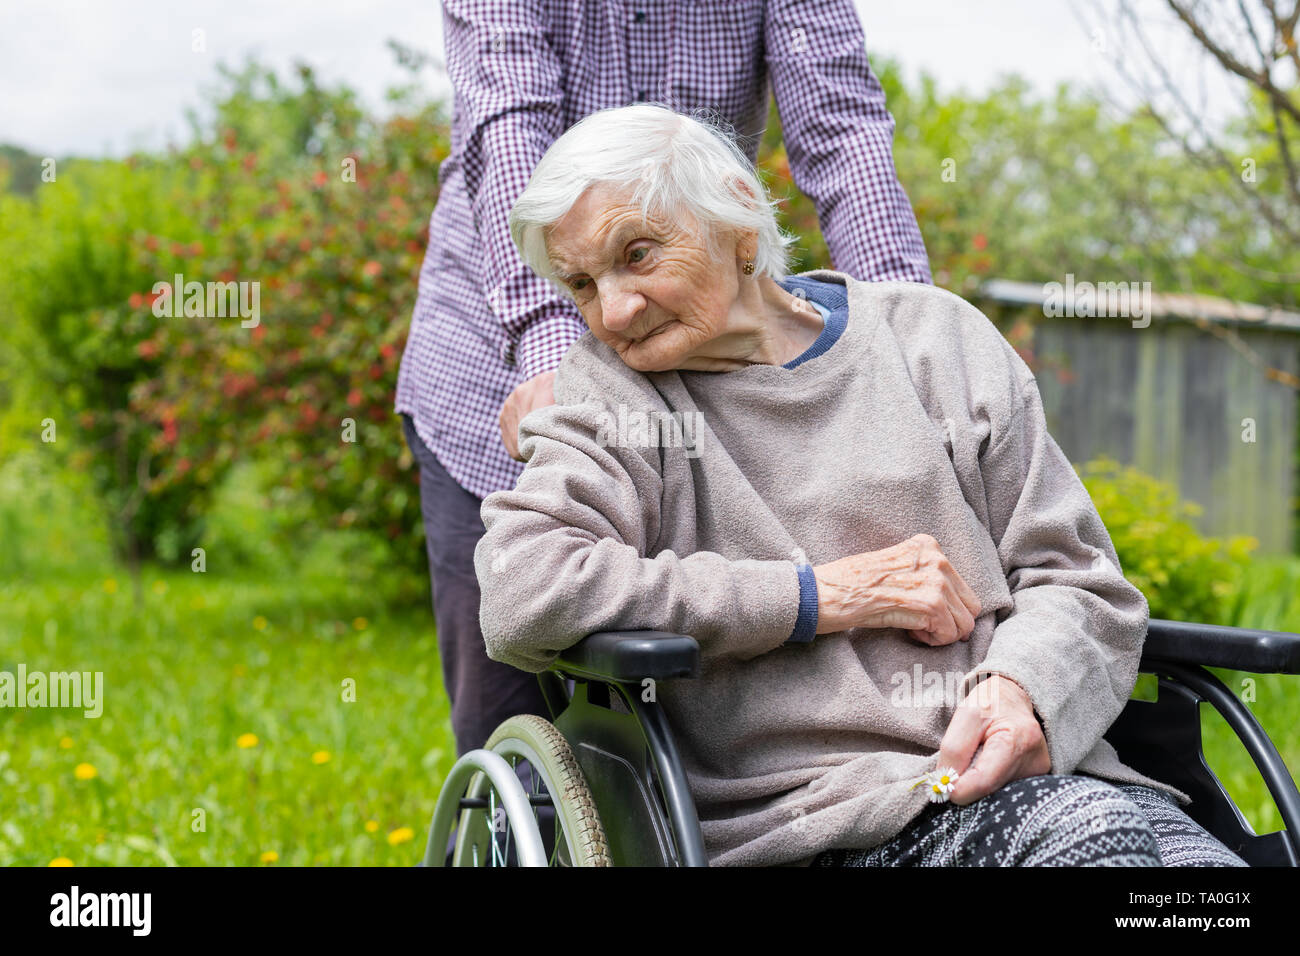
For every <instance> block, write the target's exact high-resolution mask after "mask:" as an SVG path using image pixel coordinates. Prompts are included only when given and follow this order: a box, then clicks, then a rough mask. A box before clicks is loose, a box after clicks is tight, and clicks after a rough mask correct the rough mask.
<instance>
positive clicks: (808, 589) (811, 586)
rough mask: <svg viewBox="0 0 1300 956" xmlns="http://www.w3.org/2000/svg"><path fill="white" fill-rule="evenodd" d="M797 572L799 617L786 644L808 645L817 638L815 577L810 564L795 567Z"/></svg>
mask: <svg viewBox="0 0 1300 956" xmlns="http://www.w3.org/2000/svg"><path fill="white" fill-rule="evenodd" d="M797 568H798V571H799V616H798V618H796V619H795V622H794V633H792V634H791V635H790V637H789V639H788V640H787V641H786V643H787V644H810V643H812V639H813V638H814V637H816V636H817V575H815V574H813V569H812V565H811V564H800V565H797Z"/></svg>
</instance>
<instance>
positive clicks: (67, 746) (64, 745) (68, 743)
mask: <svg viewBox="0 0 1300 956" xmlns="http://www.w3.org/2000/svg"><path fill="white" fill-rule="evenodd" d="M59 749H61V750H71V749H72V738H71V737H60V738H59Z"/></svg>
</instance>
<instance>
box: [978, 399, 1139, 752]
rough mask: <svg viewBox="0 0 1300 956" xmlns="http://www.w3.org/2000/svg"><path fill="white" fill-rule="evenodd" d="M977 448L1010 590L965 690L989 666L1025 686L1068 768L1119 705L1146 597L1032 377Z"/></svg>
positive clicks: (1131, 671) (1132, 677)
mask: <svg viewBox="0 0 1300 956" xmlns="http://www.w3.org/2000/svg"><path fill="white" fill-rule="evenodd" d="M1019 398H1020V402H1019V404H1018V406H1017V407H1016V410H1015V412H1014V414H1013V415H1012V416H1011V418H1010V420H1009V422H1008V425H1007V428H1006V430H1005V431H1004V432H1003V433H1002V434H1001V436H998V437H997V438H996V440H995V441H994V442H992V443H991V445H990V446H989V447H988V449H987V450H986V451H985V452H984V454H983V455H982V456H981V461H980V467H981V470H982V472H983V479H984V488H985V494H986V497H987V501H988V514H989V518H990V529H989V530H990V533H991V535H992V538H993V541H994V543H995V544H996V545H997V551H998V556H999V557H1000V558H1001V562H1002V568H1003V571H1004V572H1005V574H1006V576H1007V585H1008V587H1009V589H1010V591H1011V595H1012V598H1013V600H1014V602H1015V606H1014V609H1013V610H1012V612H1011V613H1010V614H1009V615H1008V616H1006V617H1005V618H1003V620H1002V621H1001V623H1000V624H999V625H998V626H997V628H996V629H995V630H994V632H993V640H992V644H991V645H990V647H989V652H988V654H987V656H986V657H985V659H984V661H983V662H982V663H981V664H980V665H979V666H978V667H977V668H975V670H973V671H972V672H971V673H970V674H968V675H967V676H966V678H965V681H964V682H963V685H962V691H961V692H962V695H963V696H964V695H965V694H966V693H969V692H970V691H971V689H973V687H974V685H975V684H977V683H978V682H979V681H980V680H982V679H984V678H985V677H987V676H988V675H990V674H1001V675H1002V676H1004V677H1008V678H1010V679H1012V680H1014V681H1016V682H1017V683H1018V684H1020V686H1021V687H1023V688H1024V689H1025V691H1026V692H1027V693H1028V695H1029V697H1030V699H1031V700H1032V701H1033V704H1034V710H1035V712H1036V714H1037V716H1038V718H1039V721H1040V723H1041V724H1042V725H1043V728H1044V736H1045V737H1046V739H1047V747H1048V751H1049V753H1050V755H1051V761H1052V766H1051V772H1052V773H1070V772H1072V771H1073V770H1074V768H1075V767H1076V766H1077V765H1078V763H1079V761H1080V760H1082V759H1083V758H1084V757H1085V756H1086V755H1087V754H1088V752H1089V751H1090V750H1092V748H1093V747H1094V746H1095V745H1096V744H1097V742H1098V741H1099V740H1100V739H1101V737H1102V735H1103V734H1104V733H1105V732H1106V730H1107V729H1108V728H1109V727H1110V725H1111V724H1112V723H1113V722H1114V721H1115V719H1116V718H1117V717H1118V716H1119V714H1120V711H1122V710H1123V709H1124V706H1125V704H1126V703H1127V702H1128V699H1129V696H1130V695H1131V694H1132V692H1133V686H1134V684H1135V683H1136V681H1137V673H1138V662H1139V660H1140V658H1141V654H1142V644H1143V642H1144V640H1145V639H1146V629H1147V620H1148V616H1149V608H1148V606H1147V601H1146V598H1145V597H1144V596H1143V594H1142V592H1141V591H1139V590H1138V589H1137V588H1136V587H1134V586H1133V585H1132V584H1130V583H1129V582H1128V580H1127V579H1125V577H1124V575H1123V574H1122V572H1121V570H1120V566H1119V558H1118V556H1117V555H1116V553H1115V548H1114V546H1113V544H1112V543H1111V540H1110V535H1109V534H1108V533H1107V531H1106V527H1105V525H1104V524H1103V523H1102V520H1101V517H1100V516H1099V515H1098V514H1097V510H1096V508H1095V507H1094V506H1093V503H1092V499H1091V498H1090V497H1089V495H1088V492H1087V489H1085V488H1084V486H1083V483H1082V482H1081V481H1080V480H1079V477H1078V475H1077V474H1075V471H1074V469H1073V468H1072V467H1071V465H1070V462H1069V460H1068V459H1067V458H1066V457H1065V454H1064V453H1063V452H1062V451H1061V449H1060V447H1059V446H1058V445H1057V444H1056V441H1055V439H1053V438H1052V436H1051V435H1050V434H1049V433H1048V431H1047V426H1046V421H1045V418H1044V414H1043V406H1042V400H1041V397H1040V395H1039V392H1038V385H1037V382H1036V381H1035V380H1034V379H1033V378H1030V379H1029V380H1028V381H1027V382H1026V383H1025V384H1024V386H1023V387H1022V388H1021V390H1020V395H1019Z"/></svg>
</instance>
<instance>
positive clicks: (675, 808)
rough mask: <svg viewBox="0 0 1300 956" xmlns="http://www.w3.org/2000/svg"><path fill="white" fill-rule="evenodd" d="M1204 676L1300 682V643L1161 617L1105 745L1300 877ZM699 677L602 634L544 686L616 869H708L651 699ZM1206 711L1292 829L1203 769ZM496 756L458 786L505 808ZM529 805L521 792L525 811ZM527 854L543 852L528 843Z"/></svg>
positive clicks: (1299, 794)
mask: <svg viewBox="0 0 1300 956" xmlns="http://www.w3.org/2000/svg"><path fill="white" fill-rule="evenodd" d="M1207 667H1222V668H1230V669H1232V670H1237V671H1243V672H1248V673H1252V674H1300V634H1291V633H1288V632H1285V631H1263V630H1254V629H1250V628H1235V627H1222V626H1218V625H1209V624H1190V623H1184V622H1179V621H1166V620H1160V619H1152V620H1151V621H1150V622H1149V625H1148V632H1147V638H1146V643H1145V645H1144V646H1143V651H1142V659H1141V664H1140V667H1139V670H1140V671H1141V672H1142V673H1147V674H1154V675H1156V676H1157V678H1158V682H1159V694H1158V699H1157V700H1156V701H1145V700H1137V699H1132V700H1130V701H1129V702H1128V704H1127V705H1126V707H1125V708H1124V710H1123V712H1121V714H1120V716H1119V718H1118V719H1116V721H1115V722H1114V724H1112V726H1111V727H1110V729H1109V730H1108V731H1107V732H1106V734H1105V738H1106V739H1107V740H1109V741H1110V743H1111V744H1112V745H1113V746H1114V747H1115V749H1116V752H1117V753H1118V754H1119V758H1120V760H1122V761H1123V762H1124V763H1126V764H1127V765H1128V766H1130V767H1133V768H1134V769H1135V770H1138V771H1139V772H1141V773H1144V774H1146V775H1148V776H1150V777H1152V778H1154V779H1156V780H1160V781H1162V782H1165V783H1168V784H1170V785H1172V786H1175V787H1177V788H1178V789H1180V790H1182V791H1184V792H1185V793H1187V794H1188V795H1189V796H1191V798H1192V804H1191V805H1190V806H1189V807H1187V808H1185V810H1186V813H1187V814H1188V816H1190V817H1191V818H1192V819H1193V820H1195V821H1196V822H1197V823H1199V824H1200V825H1201V826H1203V827H1204V828H1205V829H1206V830H1208V831H1209V832H1210V833H1211V834H1213V835H1214V836H1215V837H1216V838H1217V839H1219V840H1220V841H1222V842H1223V843H1224V844H1225V845H1226V846H1228V848H1229V849H1231V850H1232V851H1233V852H1235V853H1237V854H1238V855H1239V856H1241V857H1242V859H1244V860H1245V861H1246V862H1247V863H1249V864H1251V865H1252V866H1300V790H1297V787H1296V783H1295V780H1294V779H1293V778H1292V776H1291V774H1290V772H1289V771H1288V769H1287V767H1286V764H1285V763H1284V761H1283V760H1282V757H1281V755H1280V754H1279V753H1278V751H1277V748H1276V747H1275V746H1274V744H1273V742H1272V740H1271V739H1270V738H1269V736H1268V734H1267V733H1265V731H1264V729H1263V727H1261V726H1260V724H1259V721H1258V720H1256V719H1255V716H1254V714H1252V713H1251V712H1250V710H1249V709H1248V708H1247V707H1246V706H1245V704H1244V703H1243V702H1242V701H1241V700H1239V699H1238V698H1237V697H1236V696H1235V695H1234V694H1233V693H1232V692H1231V691H1229V690H1228V688H1227V687H1225V686H1224V684H1223V682H1222V681H1220V680H1219V679H1218V678H1217V677H1216V676H1215V675H1214V674H1213V673H1211V672H1210V671H1209V670H1207V669H1206V668H1207ZM698 668H699V645H698V644H697V643H696V641H695V639H694V638H692V637H688V636H684V635H680V634H668V633H664V632H660V631H601V632H598V633H595V634H591V635H589V636H588V637H586V638H584V639H583V640H581V641H579V642H578V643H577V644H575V645H573V646H572V647H570V648H569V649H568V650H566V651H564V652H562V653H561V654H560V656H559V657H558V658H557V659H556V660H555V662H554V663H553V664H552V665H551V667H550V669H549V670H546V671H543V672H541V673H539V674H538V675H537V676H538V680H539V682H540V684H541V689H542V694H543V697H544V698H545V700H546V704H547V708H548V709H549V710H550V712H551V721H552V722H553V723H554V725H555V726H556V728H557V729H559V731H560V732H561V733H562V734H563V736H564V738H565V739H566V740H567V741H568V743H569V746H570V747H571V748H572V750H573V752H574V755H575V756H576V758H577V761H578V764H579V767H580V768H581V771H582V775H583V776H584V777H585V779H586V782H587V785H588V787H589V788H590V790H591V794H592V797H593V798H594V800H595V804H596V807H597V813H598V815H599V816H600V819H601V822H602V824H603V826H604V828H605V835H606V839H607V841H608V843H609V851H610V857H611V860H612V861H613V863H614V865H616V866H708V856H707V854H706V853H705V850H704V839H703V835H702V833H701V830H700V823H699V817H698V816H697V814H696V809H695V802H694V800H693V798H692V797H691V793H690V790H689V788H688V786H687V780H686V773H685V770H684V769H683V766H682V761H681V757H680V754H679V753H678V750H677V746H676V743H675V740H674V737H673V733H672V728H671V725H670V721H669V719H668V716H667V714H666V713H665V712H664V710H663V708H662V706H660V704H659V703H658V702H657V701H655V700H645V699H643V697H642V693H641V690H642V686H643V685H642V682H643V681H644V680H646V679H647V678H649V679H651V680H653V681H655V682H658V681H662V680H672V679H676V678H688V677H694V676H695V675H696V673H697V672H698ZM569 680H571V681H572V683H573V690H572V691H570V689H569ZM1201 703H1209V704H1211V705H1212V706H1213V707H1214V708H1215V709H1216V710H1217V711H1218V712H1219V713H1220V714H1221V715H1222V716H1223V717H1224V719H1225V720H1226V722H1227V723H1228V725H1229V727H1231V728H1232V730H1233V731H1234V732H1235V733H1236V734H1237V736H1238V738H1239V739H1240V740H1241V741H1242V743H1243V745H1244V746H1245V748H1246V750H1247V752H1248V753H1249V754H1250V756H1251V759H1252V760H1253V761H1254V762H1255V766H1256V768H1257V769H1258V770H1259V772H1260V774H1261V776H1262V777H1263V779H1264V782H1265V785H1266V786H1267V787H1268V790H1269V793H1270V795H1271V796H1272V798H1273V800H1274V802H1275V803H1276V805H1277V808H1278V811H1279V813H1280V815H1281V817H1282V820H1283V824H1284V828H1283V829H1282V830H1278V831H1275V832H1273V833H1267V834H1256V833H1255V832H1254V831H1253V830H1252V828H1251V826H1250V824H1249V823H1248V822H1247V821H1246V819H1245V817H1243V816H1242V814H1241V811H1240V810H1239V809H1238V808H1237V806H1236V804H1235V803H1233V801H1232V798H1231V797H1230V796H1229V795H1228V793H1227V791H1226V790H1225V789H1224V787H1223V784H1222V783H1221V782H1220V781H1219V779H1218V778H1217V777H1216V776H1215V774H1214V772H1213V771H1212V770H1211V769H1210V767H1209V765H1208V764H1207V763H1206V761H1205V754H1204V751H1203V749H1202V740H1201V722H1200V704H1201ZM492 757H496V755H495V754H492V753H490V752H488V751H471V752H470V753H467V754H465V755H464V756H463V757H461V759H460V760H459V761H457V765H456V767H455V768H453V770H452V773H451V774H450V775H449V777H448V784H451V783H453V782H455V780H460V779H462V778H465V779H468V775H469V774H471V773H472V772H473V771H474V770H475V769H483V770H485V771H488V770H495V771H497V772H496V773H494V774H492V777H493V782H494V784H499V785H501V786H503V788H504V789H503V792H502V796H503V799H505V800H506V802H507V803H508V804H509V803H510V800H509V799H508V798H507V794H506V792H505V791H508V790H511V789H512V788H514V787H515V786H517V784H518V782H517V780H516V778H515V777H514V775H513V773H507V772H506V770H505V769H503V768H502V767H499V766H496V764H495V763H494V762H493V761H492V760H490V759H488V758H492ZM496 759H497V760H500V758H499V757H497V758H496ZM453 778H454V779H453ZM451 792H454V788H451ZM448 794H449V788H448V787H446V786H444V794H443V798H441V799H440V800H439V806H438V809H437V810H436V811H435V813H434V825H433V826H431V828H430V833H429V842H428V846H427V849H426V853H425V865H427V866H437V865H441V863H442V857H443V854H444V852H445V849H444V847H443V845H442V844H441V842H440V840H439V838H438V834H439V833H440V832H441V834H442V839H445V837H446V833H447V827H448V826H449V824H450V822H451V817H452V816H453V815H454V814H455V813H456V811H457V810H459V809H461V806H460V804H463V801H460V804H457V805H453V804H451V802H450V799H447V798H448ZM520 796H522V789H520V793H519V794H517V795H514V797H515V799H514V803H515V804H518V803H519V797H520ZM612 808H617V812H613V811H612ZM511 819H512V821H513V820H514V819H515V818H514V817H512V818H511ZM528 822H530V823H531V817H529V818H528ZM435 843H437V844H438V845H435ZM526 843H527V844H528V845H529V847H530V849H532V848H533V841H532V840H531V839H530V838H526ZM527 856H528V857H529V859H528V860H525V861H524V862H525V863H528V862H536V853H535V851H534V852H530V853H528V854H527Z"/></svg>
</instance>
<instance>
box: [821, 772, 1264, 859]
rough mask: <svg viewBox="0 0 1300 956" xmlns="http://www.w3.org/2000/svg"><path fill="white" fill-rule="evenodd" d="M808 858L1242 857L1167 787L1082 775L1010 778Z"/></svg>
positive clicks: (936, 805) (928, 808)
mask: <svg viewBox="0 0 1300 956" xmlns="http://www.w3.org/2000/svg"><path fill="white" fill-rule="evenodd" d="M812 865H813V866H1247V865H1248V864H1247V863H1246V861H1245V860H1243V859H1242V858H1241V857H1239V856H1237V854H1235V853H1233V852H1232V851H1231V850H1229V849H1228V848H1227V847H1226V846H1224V845H1223V844H1222V843H1221V842H1219V841H1218V840H1216V839H1215V838H1214V837H1213V836H1211V835H1210V834H1209V833H1208V832H1206V831H1205V830H1204V829H1202V828H1201V827H1200V826H1199V825H1198V824H1197V823H1196V822H1195V821H1193V820H1192V819H1191V817H1189V816H1187V814H1185V813H1183V811H1182V810H1181V809H1180V808H1179V807H1178V804H1177V802H1176V801H1175V799H1174V798H1173V797H1172V796H1169V795H1167V794H1165V793H1164V792H1163V791H1161V790H1156V789H1153V788H1151V787H1144V786H1140V785H1137V784H1112V783H1108V782H1107V781H1104V780H1101V779H1098V778H1097V777H1089V776H1087V775H1084V774H1070V775H1066V774H1044V775H1041V776H1035V777H1023V778H1021V779H1019V780H1014V781H1012V782H1011V783H1008V784H1007V785H1006V786H1004V787H1002V788H1001V789H999V790H995V791H994V792H993V793H991V794H989V795H988V796H986V797H984V798H982V799H980V800H976V801H975V802H974V803H971V804H968V805H966V806H964V807H963V806H958V805H957V804H954V803H932V804H930V805H929V806H927V807H926V808H925V809H924V810H923V811H922V812H921V814H920V816H918V817H917V818H916V819H915V820H913V821H912V822H911V823H910V824H908V825H907V826H906V827H905V828H904V829H903V830H902V832H900V833H899V834H898V835H897V836H895V837H894V838H893V839H891V840H887V841H886V842H884V843H882V844H880V845H879V846H876V847H872V848H871V849H866V850H826V851H824V852H822V853H820V854H819V855H818V856H817V858H816V859H815V860H814V861H813V864H812Z"/></svg>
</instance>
